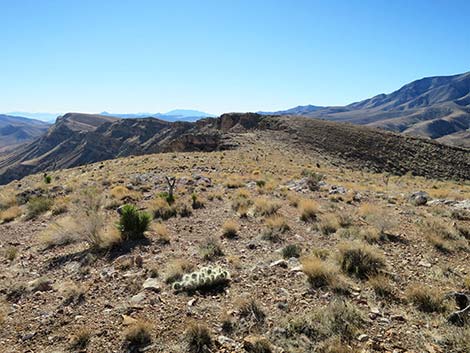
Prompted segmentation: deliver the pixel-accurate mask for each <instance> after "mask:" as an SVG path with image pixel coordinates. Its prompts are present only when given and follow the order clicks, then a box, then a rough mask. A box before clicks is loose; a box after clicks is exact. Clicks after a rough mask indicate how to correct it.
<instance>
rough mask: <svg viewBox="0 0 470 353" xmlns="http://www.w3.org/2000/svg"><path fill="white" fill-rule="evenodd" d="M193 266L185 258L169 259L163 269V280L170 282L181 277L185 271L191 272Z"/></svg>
mask: <svg viewBox="0 0 470 353" xmlns="http://www.w3.org/2000/svg"><path fill="white" fill-rule="evenodd" d="M193 268H194V266H193V265H192V264H191V263H190V262H189V261H188V260H186V259H176V260H173V261H170V262H169V263H168V265H167V266H166V269H165V275H164V277H165V282H166V283H168V284H171V283H173V282H176V281H179V280H180V279H181V278H183V275H184V274H185V273H188V272H191V271H192V269H193Z"/></svg>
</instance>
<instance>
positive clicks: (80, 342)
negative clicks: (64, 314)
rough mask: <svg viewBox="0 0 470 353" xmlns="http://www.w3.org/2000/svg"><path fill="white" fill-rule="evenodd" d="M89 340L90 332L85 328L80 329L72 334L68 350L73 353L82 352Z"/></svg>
mask: <svg viewBox="0 0 470 353" xmlns="http://www.w3.org/2000/svg"><path fill="white" fill-rule="evenodd" d="M90 339H91V331H90V329H88V328H86V327H81V328H79V329H78V330H77V331H75V332H74V334H73V335H72V338H71V340H70V349H71V350H73V351H74V352H75V351H81V350H84V349H85V348H86V347H87V346H88V344H89V343H90Z"/></svg>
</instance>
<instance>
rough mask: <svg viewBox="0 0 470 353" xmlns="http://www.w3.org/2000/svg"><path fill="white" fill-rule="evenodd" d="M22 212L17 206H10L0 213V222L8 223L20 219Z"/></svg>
mask: <svg viewBox="0 0 470 353" xmlns="http://www.w3.org/2000/svg"><path fill="white" fill-rule="evenodd" d="M22 213H23V212H22V211H21V208H20V207H18V206H11V207H9V208H7V209H6V210H4V211H0V222H3V223H8V222H11V221H14V220H15V219H16V218H18V217H20V216H21V214H22Z"/></svg>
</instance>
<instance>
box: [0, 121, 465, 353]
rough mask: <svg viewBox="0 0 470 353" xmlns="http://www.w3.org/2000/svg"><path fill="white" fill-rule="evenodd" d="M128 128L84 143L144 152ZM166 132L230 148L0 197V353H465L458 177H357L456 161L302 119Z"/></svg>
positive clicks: (89, 170)
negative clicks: (118, 144) (209, 137)
mask: <svg viewBox="0 0 470 353" xmlns="http://www.w3.org/2000/svg"><path fill="white" fill-rule="evenodd" d="M123 123H124V124H125V125H121V124H123ZM133 123H134V124H136V125H132V126H131V127H133V129H135V130H138V129H140V127H141V126H145V127H149V126H150V127H153V126H154V125H156V124H158V129H160V130H161V131H167V132H168V133H169V132H170V131H173V129H169V125H168V124H169V123H167V122H165V123H162V122H160V121H155V120H147V119H144V121H143V122H141V121H134V122H133ZM115 124H117V125H115ZM127 124H129V122H122V121H117V122H112V123H109V122H108V123H105V124H103V125H100V126H99V127H98V128H97V130H100V131H101V130H102V133H100V135H99V136H100V138H101V137H102V136H103V134H104V133H106V134H112V135H113V139H114V138H116V139H118V140H119V139H121V140H119V141H122V142H123V144H124V145H126V146H129V145H130V144H131V142H132V143H134V142H135V145H139V146H141V145H142V144H143V145H145V141H151V142H152V143H153V142H155V141H153V140H151V139H150V140H149V139H147V138H146V136H145V134H144V133H142V134H141V135H136V134H135V131H132V134H133V135H135V136H136V138H137V139H139V138H141V139H142V140H141V141H128V140H129V137H128V136H127V135H126V131H127V127H129V126H128V125H127ZM142 124H145V125H142ZM113 126H114V128H112V127H113ZM124 126H125V127H126V129H124V128H122V129H117V127H124ZM170 126H171V125H170ZM111 128H112V129H111ZM180 128H181V129H182V130H183V131H186V132H188V131H197V132H201V131H210V132H212V131H218V132H219V133H220V136H221V137H223V138H224V139H225V143H229V144H230V148H229V149H224V150H222V151H213V152H203V151H193V152H171V153H156V154H145V155H142V156H129V157H122V158H115V159H110V160H105V161H100V162H97V163H94V164H87V165H82V166H77V167H74V168H71V169H61V170H57V171H51V172H48V175H47V176H44V174H43V173H40V174H33V175H28V176H26V177H24V178H23V179H21V180H20V181H14V182H11V183H10V184H8V185H6V186H0V273H1V276H0V327H1V329H0V342H3V343H2V344H3V345H2V351H4V352H6V353H13V352H49V351H51V352H85V351H86V352H103V353H108V352H109V353H111V352H123V353H124V352H126V353H130V352H152V353H154V352H155V353H157V352H162V353H163V352H165V353H182V352H187V353H199V352H219V353H228V352H236V353H250V352H251V353H253V352H255V353H257V352H268V353H269V352H275V353H281V352H285V353H298V352H319V353H332V352H342V353H344V352H345V353H360V352H362V353H364V352H367V353H377V352H380V353H389V352H394V351H395V352H400V353H405V352H425V353H437V352H439V353H444V352H446V353H447V352H451V353H466V352H467V351H468V340H469V338H470V330H469V326H468V325H470V323H468V322H467V317H466V316H465V315H461V316H458V315H457V314H453V313H455V312H456V311H457V310H459V309H462V308H464V306H465V305H466V304H468V301H467V299H466V298H467V297H466V294H465V293H469V292H470V277H469V276H470V273H469V268H468V254H469V249H470V243H469V240H470V239H469V234H470V233H469V231H470V204H469V200H470V185H469V184H468V180H467V181H452V180H437V179H432V178H429V177H428V178H423V177H418V176H413V175H412V174H411V173H406V174H404V175H393V174H389V173H376V172H372V171H374V169H375V168H374V166H376V168H377V170H382V169H387V168H390V170H392V171H393V170H398V171H399V170H400V169H399V168H400V166H405V165H406V166H407V167H409V168H411V169H413V170H415V171H416V172H422V173H435V174H436V175H439V174H443V173H444V170H445V169H443V165H444V164H449V170H451V171H453V172H454V173H460V175H461V176H465V174H464V173H467V172H468V168H467V167H465V166H462V168H461V169H460V168H459V167H458V163H463V161H464V160H463V158H464V157H465V156H468V154H466V155H463V154H462V153H463V152H464V150H461V149H457V148H449V147H446V146H442V145H440V144H437V143H434V142H432V141H423V140H421V139H415V138H413V137H403V136H400V135H396V134H391V133H387V132H384V131H375V130H371V129H369V128H364V127H358V126H353V125H347V124H338V123H332V122H322V121H316V120H314V119H309V118H302V117H283V118H279V117H263V116H260V115H255V114H230V115H225V116H223V117H222V118H221V119H215V120H208V121H202V122H199V123H198V125H197V126H194V125H192V124H189V125H187V124H183V125H181V126H180ZM167 129H168V130H167ZM92 133H95V132H92ZM82 134H85V135H88V134H90V132H88V133H83V132H82ZM163 135H165V134H163ZM163 135H162V139H161V141H163V140H164V138H163ZM165 136H168V135H165ZM181 136H192V135H181ZM188 138H189V137H188ZM335 139H337V140H335ZM170 140H172V139H170ZM345 140H347V141H345ZM385 140H387V141H389V142H388V143H387V142H385ZM85 141H86V142H87V143H90V144H91V143H93V141H92V140H91V137H89V138H87V139H86V140H85ZM113 141H114V140H113ZM150 145H151V143H150V144H149V146H150ZM165 145H166V144H165ZM178 146H179V148H182V147H184V146H185V144H184V143H183V142H180V144H179V145H178ZM217 146H219V145H217ZM367 146H369V147H367ZM397 146H401V147H400V148H397ZM105 147H107V146H105ZM111 147H112V146H111ZM392 147H393V151H394V153H397V154H398V153H400V154H401V155H395V154H392V153H390V152H389V150H390V149H392ZM103 149H104V148H103ZM216 149H217V148H216ZM171 150H174V149H173V148H172V149H171ZM371 151H375V153H371ZM420 152H422V154H421V153H420ZM448 152H449V155H448V157H446V153H448ZM423 154H424V155H423ZM434 154H437V155H439V156H440V157H439V158H437V157H436V156H434ZM366 155H369V160H370V161H369V162H367V163H371V164H369V167H368V168H366V169H365V168H364V167H365V166H366V162H365V161H364V159H365V158H366V157H365V156H366ZM441 156H442V158H441ZM447 158H450V159H447ZM452 158H453V159H452ZM457 159H459V161H458V162H457ZM350 161H355V163H357V164H353V163H352V162H350ZM399 163H405V164H399ZM434 163H437V165H436V164H434ZM439 163H440V164H439ZM453 163H454V164H455V165H452V164H453ZM467 163H468V162H467ZM360 167H361V168H360ZM397 168H398V169H397ZM367 169H369V170H370V171H367ZM443 175H444V176H445V174H443ZM167 178H169V181H170V183H172V181H171V180H174V182H175V184H174V185H175V186H174V189H173V193H174V197H173V198H170V197H169V194H168V192H169V187H168V185H169V184H168V180H167ZM173 178H174V179H173ZM418 191H419V192H420V193H416V192H418ZM173 199H174V200H173ZM125 205H134V206H135V208H132V207H130V206H125ZM147 214H148V215H149V216H147ZM209 270H210V271H211V273H208V271H209ZM462 305H463V306H462ZM455 315H457V316H455ZM452 318H453V319H452ZM459 318H460V319H461V320H462V321H459V320H460V319H459ZM450 320H452V321H450ZM468 320H470V319H468Z"/></svg>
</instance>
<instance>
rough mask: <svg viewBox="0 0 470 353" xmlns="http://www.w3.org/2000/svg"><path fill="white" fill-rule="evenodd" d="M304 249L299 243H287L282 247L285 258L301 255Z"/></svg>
mask: <svg viewBox="0 0 470 353" xmlns="http://www.w3.org/2000/svg"><path fill="white" fill-rule="evenodd" d="M301 252H302V249H301V248H300V246H298V245H297V244H289V245H286V246H285V247H284V248H283V249H282V257H283V258H284V259H290V258H291V257H300V253H301Z"/></svg>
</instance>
